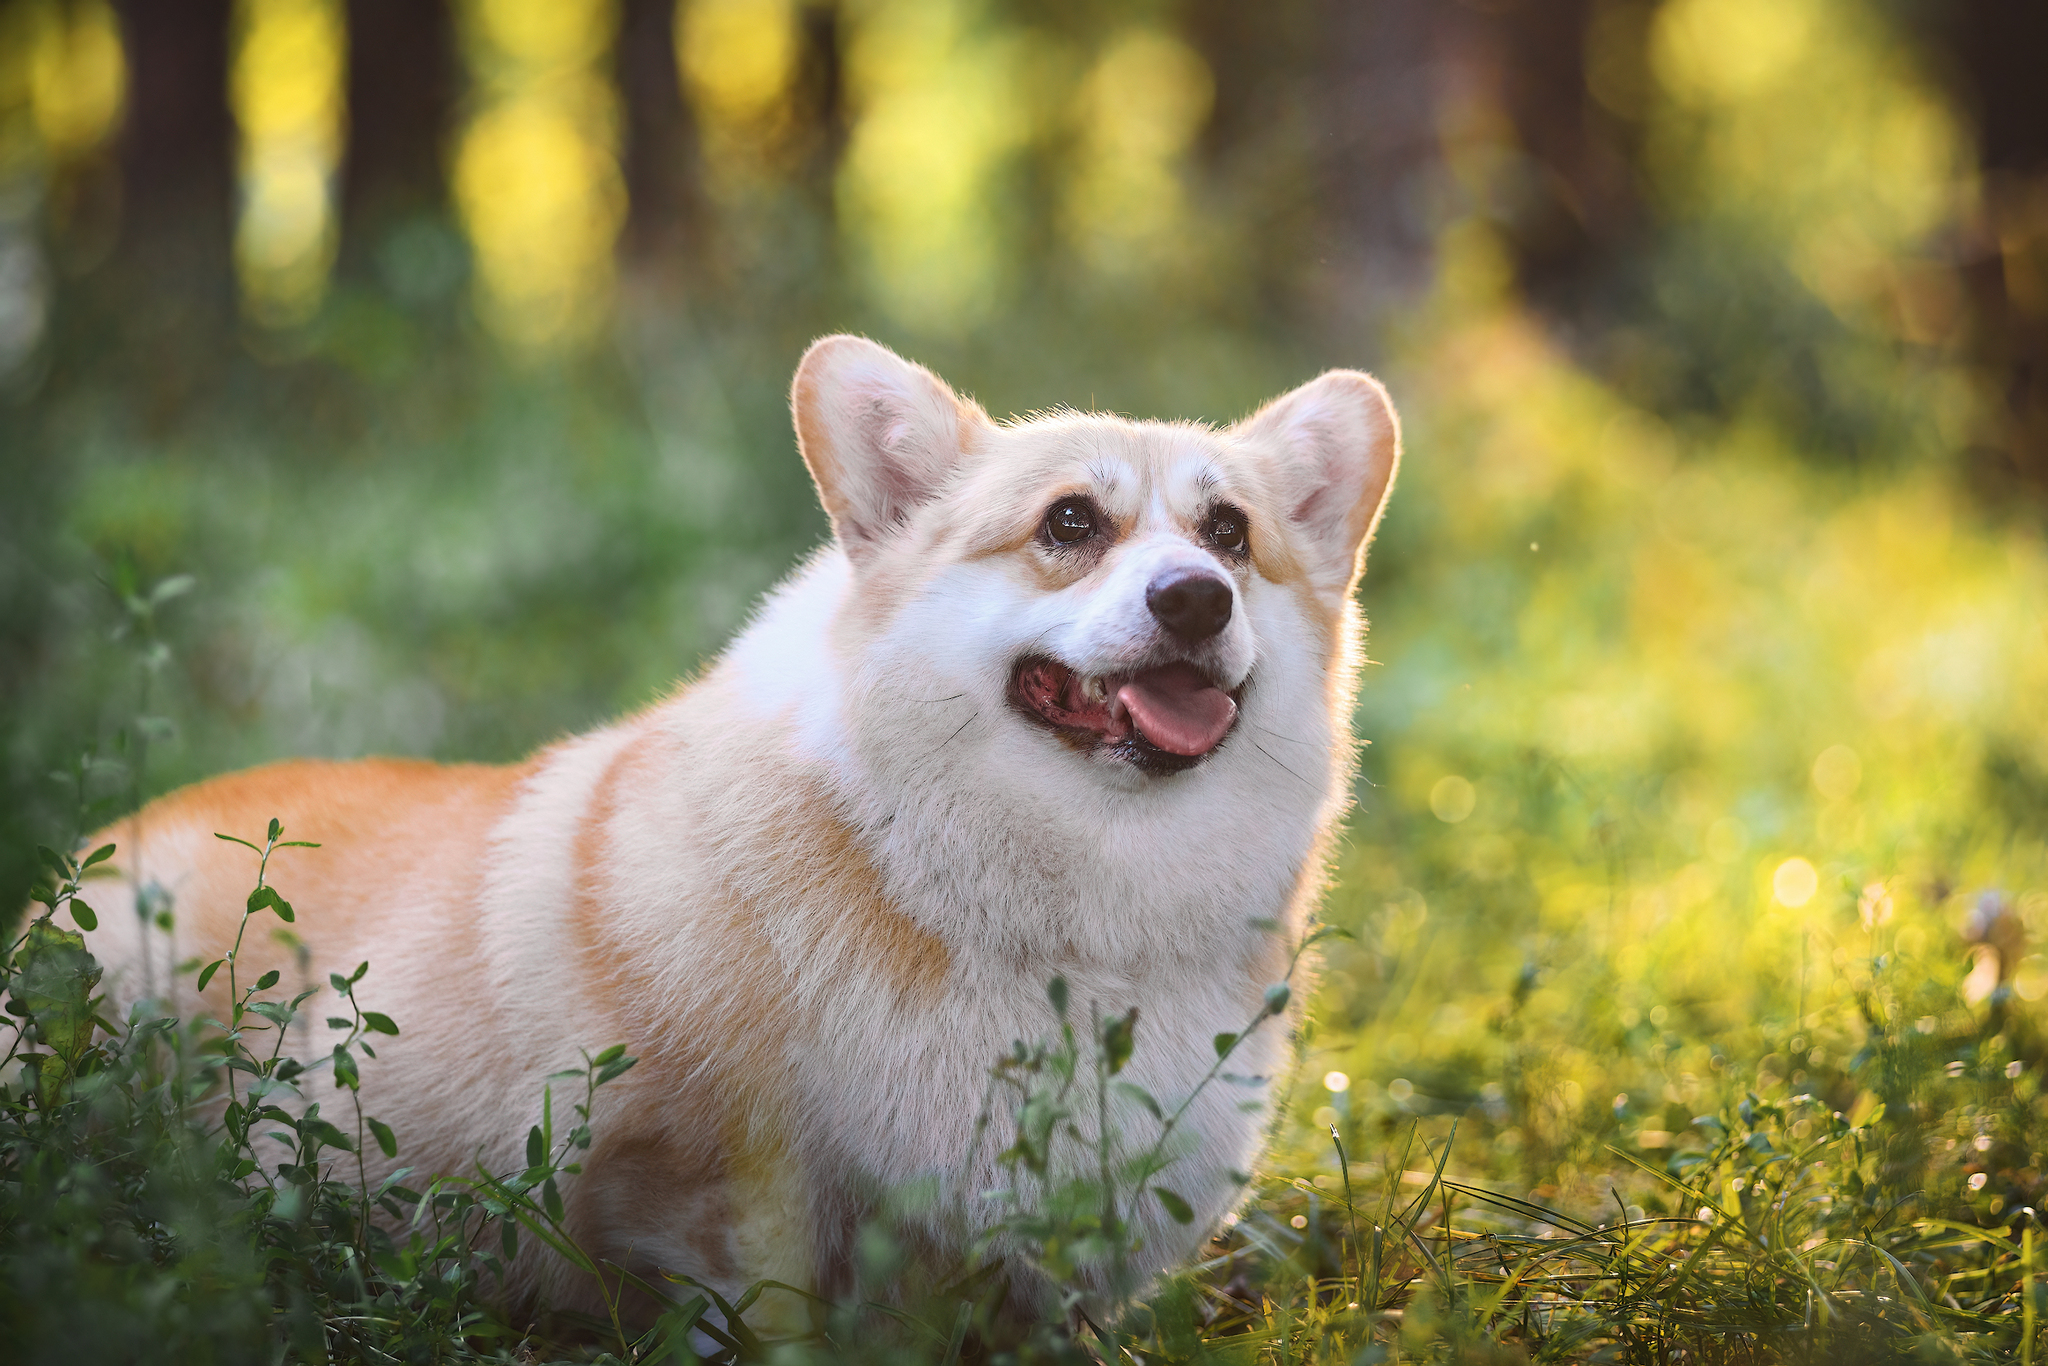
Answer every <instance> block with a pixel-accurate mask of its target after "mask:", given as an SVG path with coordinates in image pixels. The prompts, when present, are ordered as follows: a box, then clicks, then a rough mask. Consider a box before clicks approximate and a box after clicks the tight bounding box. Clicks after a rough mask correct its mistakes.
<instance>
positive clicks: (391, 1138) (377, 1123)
mask: <svg viewBox="0 0 2048 1366" xmlns="http://www.w3.org/2000/svg"><path fill="white" fill-rule="evenodd" d="M363 1123H365V1124H367V1125H369V1126H370V1136H371V1137H373V1138H375V1139H376V1140H377V1147H378V1148H379V1149H380V1150H381V1151H382V1152H383V1154H384V1156H386V1157H396V1156H398V1138H397V1136H396V1135H395V1134H393V1133H392V1132H391V1126H390V1125H389V1124H386V1123H385V1122H384V1121H383V1120H381V1119H371V1118H370V1117H369V1116H368V1115H365V1116H363Z"/></svg>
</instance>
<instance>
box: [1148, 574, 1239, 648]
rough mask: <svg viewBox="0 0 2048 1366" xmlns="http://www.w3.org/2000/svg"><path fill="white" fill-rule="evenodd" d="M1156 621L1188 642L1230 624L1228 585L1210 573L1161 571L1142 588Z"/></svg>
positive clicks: (1204, 637) (1208, 635) (1203, 638)
mask: <svg viewBox="0 0 2048 1366" xmlns="http://www.w3.org/2000/svg"><path fill="white" fill-rule="evenodd" d="M1145 605H1146V606H1147V607H1149V608H1151V609H1152V615H1153V616H1154V617H1156V618H1158V620H1159V624H1160V625H1161V626H1164V627H1165V628H1166V629H1167V630H1169V631H1171V632H1172V633H1173V634H1174V635H1176V636H1179V637H1180V638H1181V639H1182V640H1185V641H1187V642H1189V643H1190V644H1192V643H1194V642H1195V641H1198V640H1207V639H1208V638H1209V637H1210V636H1213V635H1215V634H1216V633H1217V632H1218V631H1220V630H1222V629H1223V628H1224V627H1225V626H1227V625H1229V624H1230V585H1229V584H1228V583H1226V582H1224V581H1223V580H1222V579H1219V578H1217V577H1216V576H1215V575H1214V574H1200V573H1196V574H1179V575H1165V576H1162V577H1160V578H1157V579H1154V580H1153V581H1152V586H1151V587H1149V588H1147V589H1146V590H1145Z"/></svg>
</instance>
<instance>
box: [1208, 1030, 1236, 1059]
mask: <svg viewBox="0 0 2048 1366" xmlns="http://www.w3.org/2000/svg"><path fill="white" fill-rule="evenodd" d="M1213 1042H1214V1044H1215V1046H1216V1056H1217V1057H1219V1058H1227V1057H1229V1056H1230V1050H1231V1049H1233V1048H1235V1047H1237V1035H1235V1034H1218V1035H1217V1036H1216V1038H1215V1039H1214V1040H1213Z"/></svg>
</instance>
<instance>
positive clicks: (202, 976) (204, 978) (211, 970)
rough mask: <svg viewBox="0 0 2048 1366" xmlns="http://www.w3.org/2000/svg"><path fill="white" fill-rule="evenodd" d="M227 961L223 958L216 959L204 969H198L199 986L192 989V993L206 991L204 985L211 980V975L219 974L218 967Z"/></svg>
mask: <svg viewBox="0 0 2048 1366" xmlns="http://www.w3.org/2000/svg"><path fill="white" fill-rule="evenodd" d="M227 961H228V960H227V959H225V958H216V959H214V960H213V961H212V962H211V963H208V964H207V965H206V966H205V967H203V968H201V969H199V984H198V985H197V986H195V987H193V988H192V989H193V990H194V991H204V990H206V984H207V983H208V982H211V981H212V980H213V974H215V973H216V972H219V971H220V965H221V964H222V963H225V962H227Z"/></svg>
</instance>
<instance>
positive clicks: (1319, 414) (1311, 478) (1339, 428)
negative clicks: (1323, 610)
mask: <svg viewBox="0 0 2048 1366" xmlns="http://www.w3.org/2000/svg"><path fill="white" fill-rule="evenodd" d="M1231 432H1232V433H1233V434H1234V435H1236V436H1239V437H1241V438H1244V439H1247V440H1250V441H1253V442H1256V443H1258V444H1259V445H1261V446H1264V447H1266V448H1267V450H1268V451H1269V452H1271V454H1272V455H1273V456H1274V457H1275V459H1274V461H1273V464H1272V466H1271V468H1272V470H1273V472H1274V477H1273V484H1274V488H1275V491H1276V492H1278V493H1279V495H1280V498H1281V502H1282V506H1283V507H1284V508H1285V510H1286V512H1287V516H1288V519H1289V520H1290V521H1292V522H1293V523H1294V525H1295V527H1296V528H1297V529H1298V530H1299V531H1300V533H1301V534H1302V537H1303V538H1304V540H1305V541H1306V542H1307V545H1306V549H1307V551H1308V558H1309V561H1310V564H1309V571H1310V573H1311V574H1312V575H1313V576H1314V577H1315V578H1316V579H1318V580H1322V581H1326V582H1330V583H1335V584H1340V585H1341V586H1343V587H1346V588H1348V587H1349V586H1350V584H1351V583H1352V581H1353V580H1355V579H1356V578H1357V576H1358V574H1359V571H1360V569H1361V568H1362V566H1363V562H1364V561H1363V556H1364V553H1365V547H1366V544H1367V542H1369V541H1371V540H1372V533H1373V529H1374V528H1375V527H1377V526H1378V525H1379V520H1380V513H1381V512H1382V511H1383V510H1384V509H1385V508H1386V505H1387V493H1388V491H1389V490H1390V489H1392V488H1393V486H1394V471H1395V469H1396V467H1397V466H1399V465H1400V463H1401V423H1400V419H1398V418H1397V417H1395V416H1394V405H1393V404H1392V403H1391V402H1389V401H1388V399H1387V391H1386V390H1385V389H1383V388H1381V387H1380V382H1379V381H1378V380H1376V379H1374V378H1373V377H1372V376H1371V375H1367V374H1363V373H1361V372H1360V371H1357V370H1332V371H1329V372H1328V373H1327V374H1324V375H1322V376H1321V377H1320V378H1317V379H1312V380H1310V381H1309V382H1308V383H1307V384H1304V385H1302V386H1301V387H1300V388H1299V389H1295V390H1293V391H1292V392H1290V393H1285V394H1282V395H1281V396H1280V397H1279V398H1276V399H1274V400H1273V401H1272V402H1271V403H1268V404H1267V405H1266V406H1265V407H1263V408H1261V409H1259V411H1257V412H1256V413H1253V414H1252V415H1251V416H1250V417H1248V418H1246V419H1245V420H1244V421H1242V422H1240V423H1238V424H1237V425H1236V426H1235V427H1233V428H1231Z"/></svg>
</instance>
